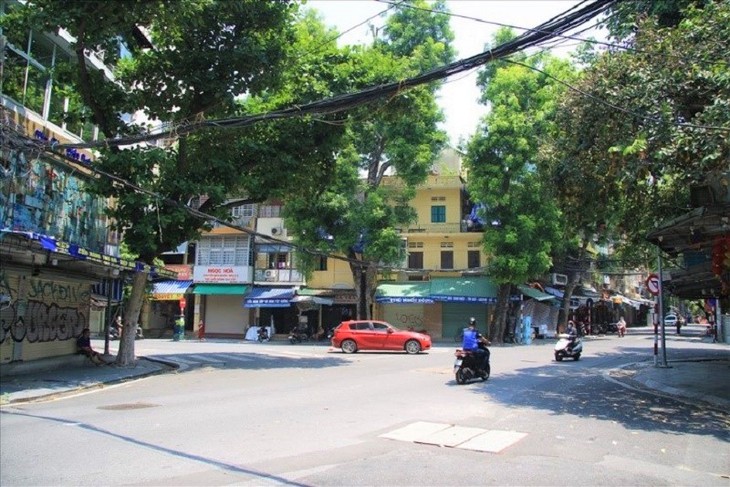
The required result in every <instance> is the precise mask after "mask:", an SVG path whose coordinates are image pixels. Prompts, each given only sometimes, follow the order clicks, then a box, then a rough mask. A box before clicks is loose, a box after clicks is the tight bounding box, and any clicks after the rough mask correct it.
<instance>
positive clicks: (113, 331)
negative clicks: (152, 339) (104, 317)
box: [109, 324, 144, 340]
mask: <svg viewBox="0 0 730 487" xmlns="http://www.w3.org/2000/svg"><path fill="white" fill-rule="evenodd" d="M134 335H135V336H134V339H135V340H142V339H143V338H144V334H143V332H142V327H141V326H139V325H137V328H136V330H135V332H134ZM121 337H122V328H121V326H117V325H116V324H115V325H113V326H112V327H111V328H109V339H110V340H119V339H120V338H121Z"/></svg>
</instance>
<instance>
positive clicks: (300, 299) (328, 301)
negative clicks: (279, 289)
mask: <svg viewBox="0 0 730 487" xmlns="http://www.w3.org/2000/svg"><path fill="white" fill-rule="evenodd" d="M291 302H292V303H312V304H321V305H324V306H332V304H333V303H334V302H335V300H334V299H333V298H323V297H320V296H294V297H293V298H292V300H291Z"/></svg>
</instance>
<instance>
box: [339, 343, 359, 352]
mask: <svg viewBox="0 0 730 487" xmlns="http://www.w3.org/2000/svg"><path fill="white" fill-rule="evenodd" d="M340 348H342V351H343V352H345V353H355V352H357V343H355V340H345V341H343V342H342V344H341V345H340Z"/></svg>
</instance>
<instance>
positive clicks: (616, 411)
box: [473, 347, 730, 441]
mask: <svg viewBox="0 0 730 487" xmlns="http://www.w3.org/2000/svg"><path fill="white" fill-rule="evenodd" d="M701 353H702V351H701V350H699V349H695V350H693V351H692V354H693V355H698V354H701ZM710 353H712V350H708V354H710ZM714 353H715V355H716V354H717V350H714ZM617 355H618V354H616V353H608V354H600V353H599V354H595V355H592V356H589V357H583V358H581V360H580V361H579V362H577V363H574V362H573V361H572V360H568V361H563V362H555V361H553V362H551V363H548V364H544V363H543V364H542V365H538V366H534V367H532V366H529V365H527V366H526V367H524V368H521V369H518V370H516V371H515V372H513V373H505V374H500V373H498V374H493V375H492V377H490V379H489V381H488V383H487V384H484V385H483V386H478V387H475V388H473V391H474V393H477V394H485V395H487V396H489V398H490V399H491V400H493V401H498V402H502V403H504V404H506V405H509V406H516V407H522V408H535V409H540V410H544V411H548V412H549V413H550V414H553V415H556V416H559V415H566V416H576V415H577V416H581V417H584V418H593V419H599V420H606V421H616V422H619V423H621V424H623V425H624V426H625V427H626V428H627V429H635V430H646V431H661V432H665V433H670V434H696V435H710V436H714V437H717V438H719V439H722V440H725V441H730V412H728V411H727V410H723V409H722V408H720V407H717V406H713V405H710V404H705V403H702V402H701V401H694V402H690V401H688V400H683V399H681V398H676V397H668V396H665V395H658V394H657V393H656V391H652V390H650V389H648V388H646V387H645V386H642V385H641V384H640V383H638V382H634V381H633V380H632V375H633V373H635V372H636V371H635V370H631V369H622V370H620V371H618V372H622V373H623V374H624V377H621V373H617V374H615V375H616V377H607V374H608V372H609V371H608V370H607V368H606V367H605V365H603V366H601V363H604V364H605V363H608V362H610V360H606V359H611V358H614V359H615V358H616V357H617ZM620 355H621V357H622V358H626V357H627V356H629V357H634V356H635V357H637V361H638V359H639V358H641V359H642V360H645V359H646V349H645V348H636V347H626V348H622V349H621V351H620ZM594 363H595V365H594ZM722 367H723V366H720V365H718V369H721V368H722ZM724 369H725V370H717V371H716V372H717V373H718V374H720V373H724V374H727V372H728V371H727V367H726V366H724ZM708 374H709V369H708ZM706 380H712V378H711V377H710V376H708V377H707V378H706ZM525 382H528V383H531V386H530V387H529V388H524V389H523V388H520V389H516V388H515V387H514V384H515V383H519V384H523V383H525ZM516 390H517V391H519V392H516Z"/></svg>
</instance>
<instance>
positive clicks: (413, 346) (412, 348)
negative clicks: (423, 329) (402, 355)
mask: <svg viewBox="0 0 730 487" xmlns="http://www.w3.org/2000/svg"><path fill="white" fill-rule="evenodd" d="M405 349H406V352H408V353H410V354H414V353H418V352H420V351H421V344H420V343H418V340H408V341H407V342H406V346H405Z"/></svg>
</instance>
